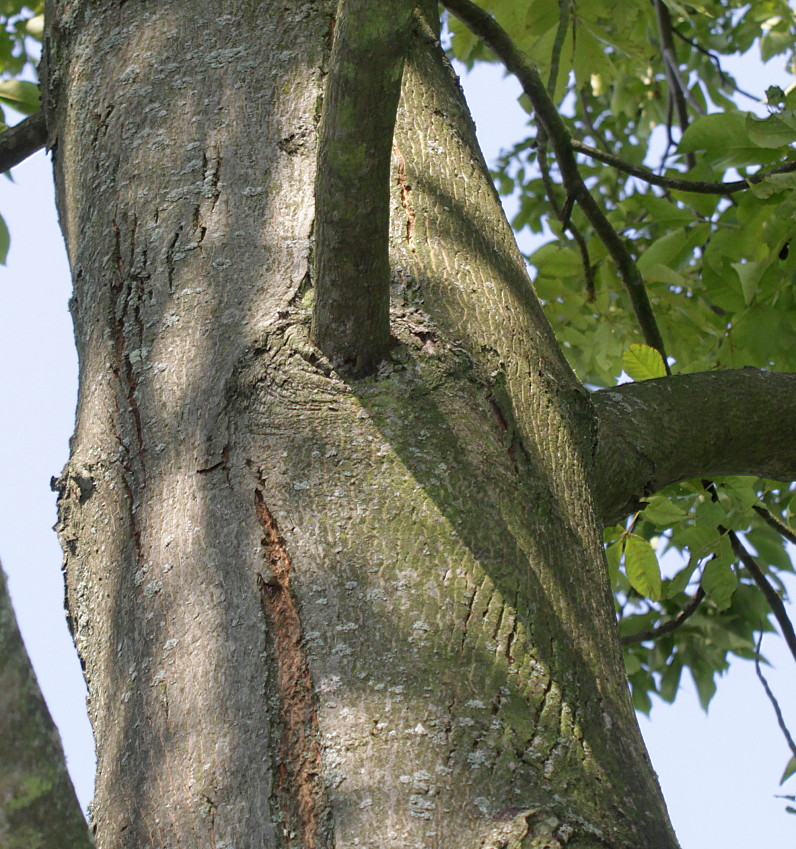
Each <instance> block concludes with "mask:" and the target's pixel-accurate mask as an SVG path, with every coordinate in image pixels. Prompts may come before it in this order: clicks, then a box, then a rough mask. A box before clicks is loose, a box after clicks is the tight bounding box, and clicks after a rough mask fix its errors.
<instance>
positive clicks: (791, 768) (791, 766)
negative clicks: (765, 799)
mask: <svg viewBox="0 0 796 849" xmlns="http://www.w3.org/2000/svg"><path fill="white" fill-rule="evenodd" d="M794 773H796V755H791V758H790V760H789V761H788V763H787V764H786V765H785V771H784V772H783V773H782V778H780V780H779V783H780V784H784V783H785V782H786V781H787V780H788V779H789V778H790V777H791V776H792V775H793V774H794Z"/></svg>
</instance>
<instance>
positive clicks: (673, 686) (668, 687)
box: [658, 657, 683, 704]
mask: <svg viewBox="0 0 796 849" xmlns="http://www.w3.org/2000/svg"><path fill="white" fill-rule="evenodd" d="M682 672H683V662H682V660H680V658H679V657H675V658H674V659H673V660H672V662H671V663H670V664H669V665H668V666H667V667H666V671H665V672H664V673H663V675H662V676H661V683H660V686H659V688H658V692H659V693H660V696H661V698H662V699H663V700H664V701H665V702H668V703H669V704H671V703H672V702H673V701H674V699H675V696H676V695H677V691H678V690H679V689H680V676H681V675H682Z"/></svg>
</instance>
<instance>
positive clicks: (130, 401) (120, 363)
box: [111, 216, 146, 563]
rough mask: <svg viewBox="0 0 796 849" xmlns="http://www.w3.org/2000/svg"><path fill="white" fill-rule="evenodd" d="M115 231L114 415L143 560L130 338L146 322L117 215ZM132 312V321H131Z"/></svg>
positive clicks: (138, 428)
mask: <svg viewBox="0 0 796 849" xmlns="http://www.w3.org/2000/svg"><path fill="white" fill-rule="evenodd" d="M137 226H138V222H137V218H136V217H135V216H133V223H132V225H131V229H130V264H131V266H132V264H133V262H134V257H135V234H136V229H137ZM112 227H113V234H114V254H113V259H114V261H115V265H116V271H117V274H118V277H117V278H115V279H113V280H112V281H111V292H112V294H113V301H112V304H111V310H112V322H113V326H114V335H113V353H114V363H113V366H112V370H113V374H114V375H115V377H116V379H117V381H118V383H119V389H118V393H117V394H116V407H117V415H116V416H115V417H114V419H113V428H114V434H115V437H116V440H117V442H118V443H119V445H120V447H121V449H122V452H123V455H124V460H123V463H122V467H123V468H122V475H121V477H122V484H123V486H124V490H125V495H126V496H127V500H128V504H129V514H130V517H129V518H130V530H131V535H132V538H133V541H134V543H135V549H136V562H137V563H140V562H141V560H142V547H141V531H140V529H139V526H138V519H137V516H136V499H135V486H134V478H135V468H134V464H135V462H136V460H137V461H138V463H139V465H140V468H139V471H140V472H141V480H144V479H145V477H146V474H145V471H144V469H143V451H144V436H143V424H142V421H141V412H140V410H139V409H138V401H137V399H136V390H137V389H138V378H137V377H136V373H135V368H134V365H133V361H132V359H131V356H130V351H129V346H128V342H127V335H128V324H130V323H131V324H132V325H133V327H132V330H133V331H135V332H137V334H138V341H139V345H140V344H141V340H142V338H143V325H142V322H141V314H140V309H139V306H138V303H137V302H136V293H135V292H134V291H133V284H132V277H130V280H131V282H130V284H129V285H128V286H125V283H124V281H125V277H126V275H125V262H124V257H123V253H122V237H121V229H120V227H119V224H118V222H117V221H116V219H115V218H114V220H113V222H112ZM131 313H132V322H130V321H129V318H130V314H131ZM120 394H121V395H122V396H123V397H124V400H125V401H126V403H127V412H128V413H129V415H130V417H131V419H132V425H133V430H134V432H135V448H134V449H133V448H132V447H131V445H130V440H129V439H125V438H124V435H123V432H124V426H123V425H122V422H121V421H120V417H121V415H122V412H123V411H122V403H121V401H120V397H119V395H120Z"/></svg>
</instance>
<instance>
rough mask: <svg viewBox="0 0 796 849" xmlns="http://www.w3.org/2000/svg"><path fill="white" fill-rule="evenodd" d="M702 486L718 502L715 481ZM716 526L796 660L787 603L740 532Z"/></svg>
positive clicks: (704, 482) (795, 649) (795, 638)
mask: <svg viewBox="0 0 796 849" xmlns="http://www.w3.org/2000/svg"><path fill="white" fill-rule="evenodd" d="M702 486H704V487H705V489H706V490H707V491H708V492H709V493H710V498H711V500H712V501H714V502H717V501H718V500H719V493H718V491H717V490H716V485H715V484H714V483H712V482H711V481H707V480H703V481H702ZM716 527H717V530H718V532H719V533H720V534H727V537H728V538H729V540H730V545H731V546H732V550H733V551H734V552H735V556H736V557H737V558H738V559H739V560H740V561H741V563H743V565H744V566H745V567H746V571H747V572H748V573H749V574H750V575H751V576H752V580H753V581H754V582H755V584H757V588H758V589H759V590H760V592H761V593H762V594H763V597H764V598H765V600H766V601H767V602H768V606H769V607H770V608H771V612H772V613H773V614H774V618H775V619H776V620H777V622H778V624H779V629H780V631H782V636H783V637H784V638H785V642H786V643H787V644H788V648H789V649H790V653H791V654H792V655H793V659H794V660H796V633H794V630H793V623H792V622H791V621H790V619H789V618H788V612H787V610H785V605H784V604H783V602H782V599H781V598H780V597H779V593H778V592H777V591H776V590H775V589H774V587H772V586H771V583H770V582H769V580H768V578H766V576H765V574H764V573H763V570H762V569H761V568H760V567H759V566H758V565H757V561H756V560H755V559H754V557H752V555H751V554H749V552H748V551H747V550H746V546H745V545H744V544H743V543H742V542H741V540H740V538H739V537H738V534H736V533H735V531H731V530H729V529H728V528H725V527H724V526H723V525H717V526H716Z"/></svg>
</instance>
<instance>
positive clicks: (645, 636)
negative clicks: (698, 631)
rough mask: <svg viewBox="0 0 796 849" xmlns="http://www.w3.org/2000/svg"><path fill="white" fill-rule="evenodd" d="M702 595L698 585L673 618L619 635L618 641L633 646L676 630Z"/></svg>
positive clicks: (699, 601) (690, 613) (703, 594)
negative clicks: (651, 626) (641, 629)
mask: <svg viewBox="0 0 796 849" xmlns="http://www.w3.org/2000/svg"><path fill="white" fill-rule="evenodd" d="M704 597H705V591H704V590H703V589H702V587H701V586H700V587H699V588H698V589H697V591H696V593H695V594H694V597H693V598H692V599H690V600H689V602H688V604H686V606H685V607H684V608H683V609H682V610H681V611H680V612H679V613H678V614H677V616H675V617H674V618H673V619H670V620H669V621H668V622H664V623H663V624H662V625H658V626H657V627H656V628H650V629H649V630H647V631H640V632H639V633H638V634H628V635H627V636H625V637H621V638H620V640H619V641H620V642H621V643H622V645H623V646H633V645H635V644H636V643H643V642H646V641H647V640H657V639H658V638H659V637H663V636H664V635H666V634H671V633H672V631H676V630H677V629H678V628H679V627H680V626H681V625H682V624H683V623H684V622H685V621H686V620H687V619H688V618H689V617H690V616H691V615H692V614H693V613H694V611H695V610H696V609H697V608H698V607H699V605H700V603H701V602H702V599H703V598H704Z"/></svg>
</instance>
